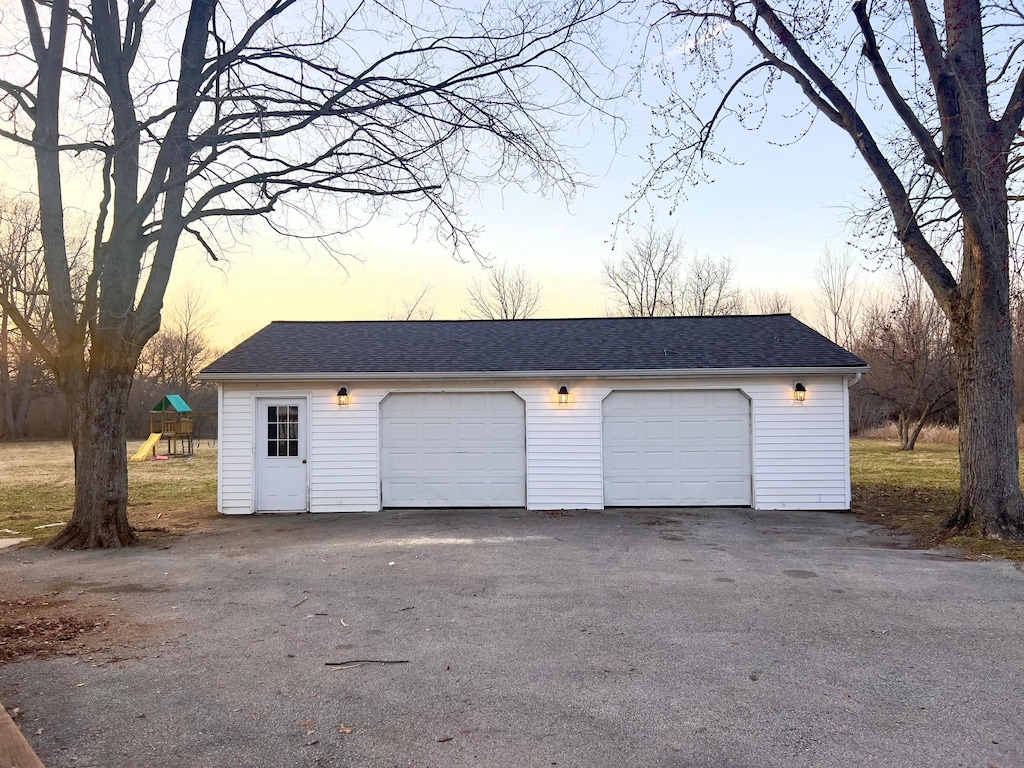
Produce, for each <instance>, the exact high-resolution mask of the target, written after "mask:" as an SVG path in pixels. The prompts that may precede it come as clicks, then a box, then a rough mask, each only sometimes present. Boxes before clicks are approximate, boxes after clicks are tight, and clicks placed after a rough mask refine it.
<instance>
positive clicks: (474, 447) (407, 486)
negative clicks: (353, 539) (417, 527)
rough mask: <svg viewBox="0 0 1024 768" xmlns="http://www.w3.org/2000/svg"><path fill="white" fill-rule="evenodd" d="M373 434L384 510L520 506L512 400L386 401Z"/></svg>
mask: <svg viewBox="0 0 1024 768" xmlns="http://www.w3.org/2000/svg"><path fill="white" fill-rule="evenodd" d="M381 430H382V435H381V438H382V439H381V443H382V449H381V451H382V457H381V458H382V461H381V477H382V480H381V493H382V501H383V504H384V506H385V507H525V506H526V408H525V405H524V403H523V401H522V400H521V399H519V397H517V396H516V395H514V394H513V393H511V392H430V393H415V394H414V393H403V394H392V395H388V397H387V398H386V399H385V400H384V402H383V403H382V404H381Z"/></svg>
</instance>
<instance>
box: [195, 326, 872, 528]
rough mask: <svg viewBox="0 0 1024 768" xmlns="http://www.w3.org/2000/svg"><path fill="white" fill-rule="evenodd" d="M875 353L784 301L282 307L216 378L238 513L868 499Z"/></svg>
mask: <svg viewBox="0 0 1024 768" xmlns="http://www.w3.org/2000/svg"><path fill="white" fill-rule="evenodd" d="M866 369H867V368H866V366H865V364H864V362H863V361H862V360H860V359H859V358H857V357H856V356H854V355H852V354H850V353H849V352H847V351H846V350H844V349H842V348H840V347H838V346H836V345H835V344H832V343H831V342H830V341H828V340H827V339H825V338H824V337H822V336H821V335H819V334H818V333H816V332H815V331H813V330H812V329H810V328H808V327H807V326H805V325H803V324H802V323H800V322H799V321H797V320H796V319H794V318H793V317H791V316H789V315H769V316H731V317H671V318H600V319H575V320H515V321H472V320H467V321H422V322H276V323H272V324H270V325H269V326H267V327H266V328H264V329H263V330H261V331H260V332H258V333H257V334H256V335H254V336H253V337H251V338H249V339H248V340H246V341H244V342H243V343H242V344H240V345H239V346H238V347H236V348H235V349H233V350H231V351H230V352H228V353H227V354H226V355H224V356H223V357H221V358H220V359H219V360H217V361H216V362H214V363H213V364H212V365H210V366H209V367H208V368H206V370H205V371H204V372H203V374H202V377H203V378H204V379H207V380H211V381H216V382H217V383H218V384H219V388H220V397H219V410H220V418H219V438H220V453H219V471H218V486H219V489H218V504H219V508H220V511H221V512H223V513H224V514H251V513H254V512H305V511H308V512H346V511H374V510H378V509H381V508H391V507H408V508H423V507H479V508H487V507H492V508H507V507H526V508H528V509H603V508H604V507H606V506H716V505H717V506H749V507H754V508H756V509H848V508H849V506H850V474H849V440H848V423H849V398H848V387H849V386H850V385H851V384H853V383H855V382H856V381H857V380H858V379H859V378H860V376H861V374H862V373H863V372H864V371H865V370H866Z"/></svg>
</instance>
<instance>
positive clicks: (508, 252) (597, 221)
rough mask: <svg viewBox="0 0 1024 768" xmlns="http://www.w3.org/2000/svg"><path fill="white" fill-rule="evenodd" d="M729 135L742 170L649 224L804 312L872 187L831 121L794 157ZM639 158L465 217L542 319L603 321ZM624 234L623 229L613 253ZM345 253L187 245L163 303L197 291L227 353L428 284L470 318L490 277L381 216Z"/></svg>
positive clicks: (625, 155)
mask: <svg viewBox="0 0 1024 768" xmlns="http://www.w3.org/2000/svg"><path fill="white" fill-rule="evenodd" d="M640 127H641V129H642V128H643V126H640ZM638 133H639V132H638ZM733 134H734V139H735V141H734V145H735V146H736V147H737V148H736V149H735V150H734V151H733V155H734V157H735V158H736V159H737V160H740V161H742V165H736V166H731V167H730V166H722V167H719V168H718V169H717V170H716V180H715V182H714V183H713V184H710V185H704V186H701V187H698V188H696V189H694V190H692V191H691V192H690V193H689V196H688V199H687V200H686V201H684V202H683V203H682V204H681V205H680V206H679V209H678V211H677V213H676V214H675V215H673V216H669V215H668V213H667V209H668V205H667V204H665V206H664V207H663V208H660V209H657V210H655V211H654V220H655V222H656V223H657V225H659V226H664V227H672V226H675V227H676V229H677V231H678V232H679V233H680V234H681V235H682V236H683V239H684V240H685V243H686V249H687V252H688V253H690V254H692V253H700V254H710V255H712V256H716V257H718V256H728V257H730V258H732V259H733V261H734V262H735V264H736V267H737V278H738V282H739V284H740V285H741V287H743V288H745V289H753V288H760V289H762V290H773V289H776V288H778V289H782V290H785V291H787V292H788V293H789V294H790V295H791V296H792V297H793V298H794V300H795V301H796V302H797V303H798V304H800V305H803V306H804V307H805V308H806V309H805V312H806V314H808V315H809V314H810V292H811V290H812V289H813V287H814V267H815V264H816V263H817V260H818V259H819V257H820V256H821V254H822V252H823V250H824V249H825V248H826V247H830V248H831V249H832V250H833V252H840V251H842V250H843V249H844V248H846V243H847V241H848V239H849V232H848V227H847V224H846V218H847V209H848V208H849V207H850V206H851V205H855V204H856V203H857V202H858V201H861V200H863V199H864V198H863V192H862V189H863V188H864V187H865V186H867V185H869V184H870V179H869V178H868V175H867V173H866V171H865V170H864V169H863V167H862V166H861V165H860V163H859V162H858V160H857V159H856V158H854V157H853V156H852V152H851V151H850V150H851V145H850V142H849V139H848V138H846V137H845V136H844V135H842V134H840V133H839V131H838V130H837V129H833V128H832V127H831V126H830V125H828V124H819V125H816V126H815V127H814V129H813V130H812V132H811V134H810V135H809V136H807V137H806V138H804V139H802V140H801V141H800V143H799V144H797V145H795V146H789V147H780V146H775V145H773V144H770V143H768V142H767V141H766V140H765V137H764V135H762V134H757V133H748V132H746V131H742V130H736V131H734V132H733ZM642 150H643V142H642V141H641V140H639V139H637V140H636V141H633V142H631V144H629V145H628V146H627V147H626V148H624V149H622V150H621V151H620V153H619V155H618V156H616V157H612V156H611V154H610V153H607V154H602V153H600V152H598V151H590V152H588V153H586V154H585V155H584V156H580V158H579V159H580V162H581V165H582V166H583V167H584V168H585V169H586V170H587V171H588V172H589V173H590V175H591V178H592V185H593V186H592V187H591V188H589V189H585V190H583V191H582V192H581V193H580V194H579V195H578V196H577V198H576V199H575V200H573V201H571V202H569V203H568V204H567V203H566V202H565V201H563V200H561V199H555V200H550V199H545V198H544V197H542V196H540V195H531V194H526V193H523V192H521V191H519V190H510V191H509V190H506V191H502V190H497V189H491V190H488V191H487V192H486V193H485V195H484V197H483V199H482V200H480V201H479V203H478V204H477V205H476V206H475V207H474V208H472V209H470V216H471V221H472V222H473V223H474V224H476V225H479V226H480V227H482V228H483V234H482V235H481V237H480V239H479V240H478V248H479V250H480V251H481V252H482V253H485V254H487V255H488V256H489V257H490V258H491V259H492V260H493V261H494V263H506V264H508V265H510V266H513V267H516V266H522V267H523V268H524V269H525V270H526V271H527V273H528V274H529V275H530V276H531V277H532V278H533V279H534V280H535V281H537V282H538V283H540V285H541V310H540V312H539V313H538V316H540V317H571V316H597V315H603V314H606V313H607V312H608V311H610V309H611V308H612V306H613V304H612V302H611V300H610V296H609V294H608V292H607V290H606V289H605V288H604V287H603V286H602V285H601V266H602V262H603V261H605V260H608V259H613V258H615V257H616V251H614V250H613V239H614V238H615V236H616V227H615V223H616V220H617V218H618V217H619V215H620V214H621V213H622V211H623V210H624V209H625V208H626V206H627V203H628V201H627V199H626V194H627V192H628V191H629V189H630V185H631V184H633V183H634V182H636V181H637V180H638V179H640V178H641V177H642V175H643V173H644V170H645V166H644V164H643V161H642V160H641V159H640V154H641V152H642ZM648 215H649V214H648V213H646V212H642V213H641V214H640V215H639V216H638V219H639V220H640V221H645V220H646V219H647V217H648ZM628 237H629V234H628V233H623V231H622V230H621V229H620V230H619V234H618V242H617V243H616V248H619V249H621V248H622V247H623V246H624V245H625V241H626V240H628ZM346 247H347V248H348V250H349V251H350V252H351V253H352V254H353V256H358V259H357V258H354V257H353V258H343V259H341V261H340V263H338V262H335V261H334V260H332V259H331V258H330V257H328V256H326V255H325V254H323V253H321V252H318V251H317V249H316V248H315V247H312V246H309V245H300V244H298V243H295V242H288V241H282V240H280V239H276V237H274V236H272V235H271V234H268V233H266V232H262V233H261V232H251V233H249V239H248V240H247V241H246V242H244V243H242V244H240V245H239V246H238V247H236V248H235V249H233V251H232V252H229V253H227V254H225V256H224V259H223V260H222V262H220V263H218V264H216V265H211V264H210V263H209V262H207V260H206V259H205V258H204V257H203V255H202V254H200V253H199V252H198V251H197V249H194V248H187V249H185V250H184V251H183V252H182V253H181V254H180V255H179V261H178V264H177V265H176V267H175V274H174V277H173V279H172V284H171V289H170V292H169V295H168V299H169V302H173V300H174V297H175V295H176V294H177V293H178V292H180V291H181V290H183V289H184V288H185V287H186V286H192V287H197V288H199V289H200V290H201V291H202V293H204V294H205V295H206V296H207V299H208V304H209V306H210V307H211V308H213V309H214V311H215V317H216V321H215V325H214V327H213V328H212V329H211V331H212V333H213V335H214V336H215V337H216V339H217V342H218V344H221V345H227V346H230V345H233V344H234V343H237V342H238V341H240V340H241V339H242V338H243V337H244V336H246V335H248V334H249V333H251V332H253V331H256V330H258V329H259V328H261V327H262V326H264V325H266V324H267V323H269V322H270V321H272V320H357V319H360V320H374V319H383V318H385V317H386V316H387V314H388V311H389V308H391V309H396V308H398V307H399V306H400V305H401V303H402V301H403V300H405V299H411V298H413V297H414V296H416V295H417V294H418V293H419V292H420V291H421V290H422V288H423V287H424V286H426V285H429V286H431V287H432V290H431V292H430V294H429V296H428V299H427V301H428V303H430V304H432V305H434V306H435V308H436V313H435V317H436V318H437V319H456V318H461V317H464V316H465V315H464V308H465V303H466V302H465V290H466V286H467V284H469V283H470V282H472V281H473V280H479V279H481V278H483V277H484V276H485V271H484V268H483V267H482V266H481V265H480V264H479V263H478V262H476V261H473V260H470V261H469V262H468V263H459V262H458V261H456V260H455V259H453V258H452V256H451V254H450V253H449V252H448V250H446V248H445V247H444V246H443V245H441V244H438V243H437V242H436V241H434V240H432V239H431V238H430V237H429V236H428V235H422V236H420V237H419V238H417V236H416V232H415V231H414V230H413V229H412V228H411V227H406V226H402V225H401V224H400V223H399V221H398V218H397V217H395V218H381V219H379V220H378V221H377V222H376V223H375V224H374V225H373V226H371V227H369V228H367V229H364V230H362V231H360V232H359V233H358V234H356V235H353V236H352V237H350V238H348V239H347V241H346Z"/></svg>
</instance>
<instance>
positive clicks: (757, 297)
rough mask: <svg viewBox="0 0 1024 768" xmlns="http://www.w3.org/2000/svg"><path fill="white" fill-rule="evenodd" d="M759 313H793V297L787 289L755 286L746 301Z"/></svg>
mask: <svg viewBox="0 0 1024 768" xmlns="http://www.w3.org/2000/svg"><path fill="white" fill-rule="evenodd" d="M744 303H745V304H746V305H747V306H749V307H750V309H751V310H753V311H754V312H756V313H757V314H759V315H792V314H794V311H793V299H792V298H791V297H790V295H789V294H788V293H786V292H785V291H782V290H779V289H775V290H762V289H760V288H755V289H754V290H752V291H751V292H750V294H749V295H748V298H747V299H746V301H745V302H744Z"/></svg>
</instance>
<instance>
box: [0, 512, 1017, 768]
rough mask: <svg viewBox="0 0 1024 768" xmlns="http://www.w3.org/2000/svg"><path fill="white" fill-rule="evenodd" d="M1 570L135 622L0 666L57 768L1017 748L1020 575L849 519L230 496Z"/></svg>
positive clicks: (18, 589)
mask: <svg viewBox="0 0 1024 768" xmlns="http://www.w3.org/2000/svg"><path fill="white" fill-rule="evenodd" d="M0 584H2V585H3V591H4V593H5V595H30V594H40V593H42V592H44V591H46V590H50V589H60V590H61V596H63V597H66V598H67V599H73V600H74V604H75V605H77V606H81V607H83V608H91V609H93V610H106V609H109V611H110V612H111V613H113V614H115V615H117V616H119V617H127V618H128V619H129V621H130V624H131V625H132V626H134V627H135V629H134V630H129V629H126V630H125V632H124V637H125V638H126V642H125V644H124V645H123V647H122V646H120V645H119V644H114V645H112V646H111V647H110V648H108V649H107V650H106V651H104V652H103V653H98V654H96V655H94V656H93V657H91V658H90V657H77V658H73V657H58V658H53V659H48V660H42V661H24V662H19V663H15V664H10V665H8V666H5V667H0V700H3V702H4V703H5V704H7V706H8V707H12V706H17V707H19V708H21V709H22V710H23V711H24V713H25V717H24V719H23V720H22V721H21V726H22V728H23V730H24V731H25V732H26V735H27V736H28V738H29V739H30V741H31V742H32V744H33V745H34V747H35V748H36V750H37V752H38V753H39V755H40V757H41V758H42V759H43V761H44V762H45V763H46V765H47V766H49V767H50V768H59V767H60V766H80V767H81V766H95V767H96V768H101V767H102V768H113V767H115V766H147V767H151V768H158V767H161V766H190V768H199V767H201V766H218V767H219V766H225V767H227V766H274V767H275V768H280V767H283V766H382V767H383V766H417V767H419V766H439V767H440V766H516V767H524V766H525V767H529V766H554V765H557V766H561V767H563V768H564V767H567V766H580V767H583V766H586V767H587V768H591V767H594V766H616V767H621V766H690V767H698V766H699V767H704V766H706V767H707V768H729V767H733V766H736V767H739V766H744V767H747V766H749V767H751V768H754V767H757V768H765V767H770V766H786V768H792V767H793V766H814V767H815V768H821V767H822V766H878V765H885V766H981V767H982V768H986V767H988V766H997V767H998V768H1011V767H1012V766H1022V765H1024V727H1022V723H1024V704H1022V701H1024V695H1022V692H1024V573H1022V572H1021V571H1020V570H1018V569H1017V568H1015V567H1014V565H1013V564H1012V563H1005V562H968V561H964V560H961V559H958V558H956V557H955V556H951V555H950V554H949V553H943V552H922V551H914V550H906V549H900V548H898V547H896V546H894V540H893V539H892V538H891V537H890V535H889V534H888V533H886V532H882V531H877V530H875V529H872V528H869V527H867V526H865V525H863V524H861V523H859V522H857V521H856V520H855V519H854V518H853V517H852V516H850V515H844V514H834V513H816V512H799V513H779V512H751V511H749V510H658V511H647V510H639V511H638V510H619V511H614V512H602V513H572V514H553V515H549V514H544V513H534V512H523V511H521V510H510V511H497V512H494V511H489V512H473V511H459V512H447V511H441V512H437V511H427V512H422V511H420V512H412V511H410V512H388V513H382V514H373V515H369V514H359V515H330V516H308V515H307V516H301V517H258V518H248V517H247V518H234V519H223V520H219V521H217V523H216V524H215V525H214V526H213V528H212V530H210V531H208V532H206V533H202V534H197V535H193V536H190V537H186V538H181V539H175V540H173V542H172V546H171V547H170V548H169V549H155V548H139V549H134V550H129V551H124V552H114V553H111V552H100V553H53V552H48V551H42V550H29V551H5V552H0ZM118 620H119V621H120V620H122V619H118ZM360 659H370V660H383V659H386V660H388V661H391V662H404V663H390V664H377V663H372V664H360V663H358V660H360ZM325 662H354V663H350V664H348V665H346V666H344V667H342V668H337V669H335V668H331V667H326V666H325Z"/></svg>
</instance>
